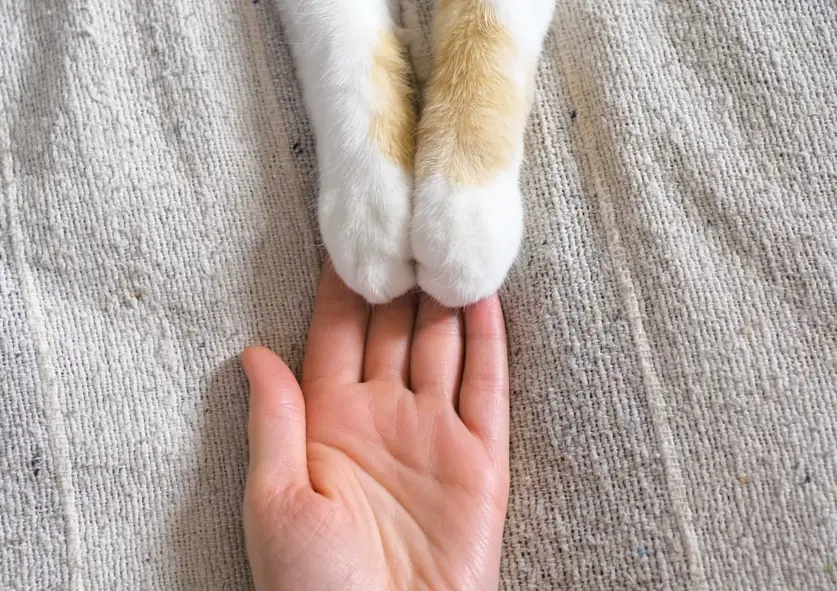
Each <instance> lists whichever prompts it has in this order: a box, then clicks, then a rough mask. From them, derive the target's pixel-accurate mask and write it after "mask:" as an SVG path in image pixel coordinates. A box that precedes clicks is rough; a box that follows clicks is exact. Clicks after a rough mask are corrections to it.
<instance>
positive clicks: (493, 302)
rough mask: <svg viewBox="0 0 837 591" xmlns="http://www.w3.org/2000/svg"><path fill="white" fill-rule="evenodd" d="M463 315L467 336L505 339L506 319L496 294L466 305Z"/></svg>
mask: <svg viewBox="0 0 837 591" xmlns="http://www.w3.org/2000/svg"><path fill="white" fill-rule="evenodd" d="M463 315H464V317H465V335H466V338H467V337H469V336H470V337H480V338H499V339H502V340H505V338H506V321H505V319H504V318H503V308H502V306H501V305H500V298H499V297H498V296H497V295H496V294H495V295H492V296H490V297H487V298H485V299H483V300H480V301H479V302H476V303H475V304H471V305H470V306H466V307H465V308H464V310H463Z"/></svg>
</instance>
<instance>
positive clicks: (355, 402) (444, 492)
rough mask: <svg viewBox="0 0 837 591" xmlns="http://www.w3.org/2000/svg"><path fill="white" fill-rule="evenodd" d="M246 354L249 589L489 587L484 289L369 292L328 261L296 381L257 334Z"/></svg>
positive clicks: (501, 456)
mask: <svg viewBox="0 0 837 591" xmlns="http://www.w3.org/2000/svg"><path fill="white" fill-rule="evenodd" d="M242 364H243V366H244V370H245V372H246V374H247V377H248V379H249V382H250V415H249V423H248V435H249V445H250V465H249V469H248V475H247V484H246V490H245V497H244V530H245V539H246V546H247V554H248V558H249V561H250V566H251V570H252V574H253V580H254V583H255V586H256V588H257V589H258V590H259V591H273V590H294V591H298V590H308V589H311V590H322V591H328V590H331V589H334V590H340V591H346V590H351V589H358V590H363V591H370V590H377V589H405V590H406V589H456V590H460V589H462V590H479V589H497V587H498V585H499V570H500V566H499V565H500V551H501V545H502V534H503V524H504V521H505V515H506V507H507V503H508V488H509V469H508V416H509V407H508V404H509V402H508V369H507V349H506V336H505V330H504V324H503V316H502V311H501V309H500V304H499V300H498V299H497V298H496V296H495V297H492V298H489V299H487V300H484V301H482V302H480V303H478V304H475V305H473V306H470V307H467V308H465V309H464V310H459V311H457V310H452V309H445V308H442V307H441V306H439V305H438V304H436V303H434V302H433V301H432V300H430V299H429V298H426V297H418V296H416V295H408V296H404V297H402V298H399V299H397V300H395V301H394V302H391V303H389V304H386V305H383V306H379V307H375V308H370V307H369V306H368V305H367V304H366V303H365V302H364V301H363V300H362V299H361V297H360V296H358V295H355V294H354V293H352V292H351V291H350V290H349V289H348V288H347V287H346V286H345V285H344V284H343V283H342V282H341V281H340V279H339V278H338V277H337V275H336V274H335V273H334V271H333V269H332V267H331V266H330V265H329V264H328V263H327V264H326V266H325V268H324V271H323V273H322V276H321V279H320V284H319V287H318V290H317V296H316V299H315V304H314V313H313V317H312V320H311V327H310V331H309V335H308V343H307V346H306V354H305V361H304V364H303V370H302V380H301V384H300V383H298V382H297V380H296V378H295V377H294V375H293V373H292V372H291V371H290V370H289V369H288V367H287V366H286V365H285V363H284V362H283V361H282V360H281V359H280V358H279V357H277V356H276V355H275V354H274V353H272V352H271V351H270V350H268V349H266V348H263V347H254V348H249V349H247V350H246V351H245V352H244V354H243V356H242Z"/></svg>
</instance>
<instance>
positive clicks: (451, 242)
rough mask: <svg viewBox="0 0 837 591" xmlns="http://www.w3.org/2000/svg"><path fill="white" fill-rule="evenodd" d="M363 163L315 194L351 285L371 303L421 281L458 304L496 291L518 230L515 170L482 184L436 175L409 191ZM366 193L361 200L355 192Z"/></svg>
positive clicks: (330, 244)
mask: <svg viewBox="0 0 837 591" xmlns="http://www.w3.org/2000/svg"><path fill="white" fill-rule="evenodd" d="M364 168H365V167H364V166H359V167H358V168H357V169H355V171H354V174H352V175H351V176H349V177H347V178H341V179H333V182H329V183H328V184H324V185H323V187H322V191H321V195H320V210H319V212H320V213H319V217H320V228H321V231H322V234H323V239H324V242H325V246H326V248H327V250H328V252H329V254H330V256H331V258H332V261H333V263H334V267H335V269H336V270H337V273H338V274H339V275H340V276H341V278H342V279H343V280H344V281H345V282H346V284H347V285H348V286H349V287H350V288H351V289H352V290H354V291H356V292H357V293H359V294H360V295H362V296H363V297H364V298H365V299H366V300H367V301H368V302H370V303H374V304H378V303H385V302H388V301H390V300H392V299H394V298H396V297H398V296H400V295H401V294H403V293H405V292H407V291H409V290H410V289H412V288H413V287H415V286H416V285H418V286H419V287H420V288H421V289H422V290H423V291H424V292H426V293H427V294H429V295H430V296H431V297H433V298H434V299H436V300H437V301H438V302H439V303H441V304H443V305H445V306H449V307H459V306H464V305H468V304H471V303H474V302H476V301H479V300H480V299H482V298H485V297H487V296H489V295H491V294H492V293H494V292H495V291H496V290H497V289H498V288H499V287H500V285H501V284H502V282H503V280H504V279H505V277H506V274H507V272H508V270H509V268H510V266H511V264H512V263H513V261H514V259H515V257H516V255H517V251H518V247H519V244H520V239H521V235H522V231H523V211H522V205H521V199H520V191H519V188H518V179H517V174H516V170H513V171H509V172H508V173H506V174H503V175H501V176H499V177H498V178H496V179H495V180H494V181H493V182H491V183H489V184H487V185H485V186H479V187H468V186H458V185H457V184H456V183H455V182H453V181H452V180H451V179H449V178H446V177H445V176H444V175H433V176H431V177H429V178H427V179H425V180H423V181H421V182H419V183H418V184H417V185H416V186H415V190H414V187H413V186H412V180H413V179H412V176H411V175H409V174H407V173H404V172H401V173H399V171H396V170H382V169H387V168H390V167H389V166H387V164H386V163H377V166H370V167H367V169H364ZM370 168H371V170H370ZM364 192H365V193H366V195H367V198H366V199H356V198H355V199H353V198H352V196H357V195H358V194H359V193H364ZM411 197H412V199H411ZM358 203H364V204H366V207H364V208H362V209H359V208H358V207H357V206H358Z"/></svg>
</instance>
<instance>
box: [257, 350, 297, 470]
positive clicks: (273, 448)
mask: <svg viewBox="0 0 837 591" xmlns="http://www.w3.org/2000/svg"><path fill="white" fill-rule="evenodd" d="M241 364H242V365H243V366H244V373H245V374H247V379H248V380H249V382H250V415H249V419H248V425H247V432H248V438H249V441H250V470H251V471H252V470H258V471H260V472H261V473H262V474H263V475H269V476H268V477H269V478H271V479H275V480H274V482H275V483H276V484H277V485H278V486H287V485H293V484H301V483H306V484H307V483H308V466H307V460H306V457H307V456H306V445H305V402H304V400H303V398H302V390H300V388H299V383H298V382H297V381H296V378H295V377H294V374H293V373H292V372H291V370H290V369H288V366H287V365H285V362H284V361H282V360H281V359H280V358H279V357H278V356H277V355H276V354H275V353H273V352H272V351H271V350H270V349H267V348H265V347H251V348H248V349H247V350H245V351H244V353H243V354H242V356H241Z"/></svg>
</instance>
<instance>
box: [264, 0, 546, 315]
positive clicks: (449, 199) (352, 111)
mask: <svg viewBox="0 0 837 591" xmlns="http://www.w3.org/2000/svg"><path fill="white" fill-rule="evenodd" d="M485 1H486V2H488V3H490V4H491V5H492V7H493V8H494V10H495V13H496V14H497V16H498V18H499V19H500V21H501V22H502V23H503V24H504V25H505V26H506V28H507V29H508V30H509V31H510V33H511V35H512V37H513V38H514V40H515V45H516V47H517V49H518V54H517V55H516V56H515V58H514V60H513V61H512V63H510V64H508V65H507V67H509V68H510V72H509V75H510V78H511V79H513V80H514V81H515V82H516V83H517V84H519V85H520V88H521V90H523V91H524V92H525V91H526V89H527V88H528V87H530V86H531V85H532V82H533V81H532V80H531V78H532V76H533V75H534V74H533V73H534V70H535V65H536V64H537V59H538V56H539V54H540V51H541V47H542V44H543V39H544V37H545V35H546V31H547V29H548V26H549V24H550V20H551V17H552V12H553V9H554V0H485ZM279 5H280V8H281V9H282V15H283V21H284V23H285V29H286V34H287V35H288V37H289V40H290V42H291V44H292V47H293V51H294V54H295V58H296V61H297V68H298V71H299V75H300V78H301V80H302V86H303V91H304V95H305V101H306V105H307V108H308V112H309V115H310V117H311V121H312V124H313V127H314V133H315V135H316V140H317V154H318V162H319V167H320V198H319V206H318V211H319V221H320V229H321V232H322V235H323V240H324V242H325V245H326V248H327V249H328V252H329V254H330V255H331V258H332V260H333V261H334V265H335V268H336V269H337V272H338V273H339V274H340V276H341V277H342V278H343V280H344V281H346V283H347V284H348V285H349V287H351V288H352V289H354V290H355V291H357V292H358V293H360V294H361V295H363V297H365V298H366V299H367V300H368V301H370V302H372V303H377V302H385V301H388V300H390V299H392V298H394V297H396V296H398V295H400V294H402V293H404V292H405V291H407V290H409V289H410V288H411V287H412V286H413V285H414V284H415V282H416V273H417V278H418V283H419V285H420V286H421V287H422V289H424V290H425V291H426V292H427V293H429V294H430V295H431V296H433V297H434V298H436V299H437V300H439V301H440V302H441V303H443V304H445V305H448V306H461V305H466V304H470V303H473V302H475V301H477V300H479V299H482V298H484V297H486V296H488V295H491V294H492V293H493V292H494V291H496V290H497V289H498V288H499V287H500V285H501V284H502V282H503V280H504V278H505V276H506V274H507V272H508V270H509V267H510V266H511V264H512V263H513V261H514V259H515V258H516V256H517V252H518V249H519V245H520V239H521V235H522V232H523V205H522V202H521V195H520V189H519V186H518V176H519V173H520V164H521V162H522V159H523V138H522V135H521V137H519V138H518V141H517V142H516V148H515V149H516V152H515V154H514V158H512V164H511V166H510V167H509V168H508V169H507V170H504V171H501V172H500V173H499V174H497V176H496V177H495V178H494V179H493V180H491V181H490V182H488V183H486V184H485V185H484V186H481V187H464V186H457V185H455V184H454V183H452V182H451V181H450V180H449V179H446V178H444V177H443V176H439V175H436V176H432V177H431V178H430V179H428V180H427V181H426V182H424V183H423V184H422V185H421V186H419V187H417V189H416V195H415V206H414V211H413V213H412V219H411V204H410V195H411V189H412V175H411V174H410V173H409V172H407V171H405V170H402V169H401V168H399V167H398V166H397V165H395V164H394V163H392V162H390V161H388V160H387V159H386V158H385V157H384V156H383V154H381V152H380V150H379V149H378V148H377V147H376V146H375V145H374V144H373V142H371V141H370V138H369V137H368V133H369V129H370V120H371V117H372V114H373V113H374V109H375V105H376V97H375V93H374V91H373V88H372V86H371V83H370V80H369V72H370V70H371V64H372V51H373V49H374V44H375V42H376V41H377V40H378V39H379V34H380V32H381V30H382V29H384V28H389V29H392V30H395V28H396V23H395V22H394V19H393V13H394V12H397V11H396V10H394V8H393V6H394V3H390V2H389V1H388V0H279ZM413 259H415V268H414V266H413V263H412V260H413Z"/></svg>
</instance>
